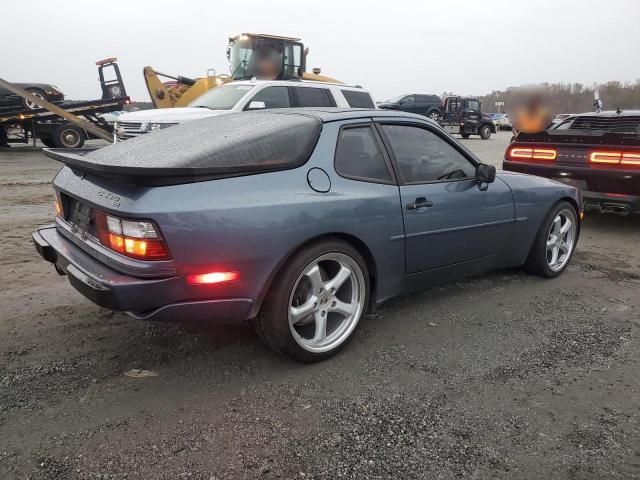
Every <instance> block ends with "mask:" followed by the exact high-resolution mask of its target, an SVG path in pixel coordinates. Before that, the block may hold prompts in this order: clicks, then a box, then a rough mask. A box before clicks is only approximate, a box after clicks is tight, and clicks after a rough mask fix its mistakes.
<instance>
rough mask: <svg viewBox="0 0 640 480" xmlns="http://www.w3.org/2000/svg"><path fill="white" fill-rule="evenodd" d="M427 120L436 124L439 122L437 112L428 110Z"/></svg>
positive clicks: (438, 113)
mask: <svg viewBox="0 0 640 480" xmlns="http://www.w3.org/2000/svg"><path fill="white" fill-rule="evenodd" d="M426 116H427V118H430V119H431V120H433V121H434V122H436V123H439V122H440V112H438V111H437V110H430V111H428V112H427V115H426Z"/></svg>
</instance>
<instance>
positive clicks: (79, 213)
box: [69, 202, 91, 237]
mask: <svg viewBox="0 0 640 480" xmlns="http://www.w3.org/2000/svg"><path fill="white" fill-rule="evenodd" d="M90 220H91V209H90V208H89V206H88V205H85V204H84V203H81V202H75V205H74V206H73V210H72V211H71V217H70V218H69V223H70V224H71V230H72V231H73V233H76V234H79V235H81V236H83V237H84V236H85V235H86V234H87V228H88V227H89V221H90Z"/></svg>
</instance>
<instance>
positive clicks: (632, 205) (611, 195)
mask: <svg viewBox="0 0 640 480" xmlns="http://www.w3.org/2000/svg"><path fill="white" fill-rule="evenodd" d="M502 168H503V169H504V170H507V171H511V172H519V173H528V174H530V175H537V176H539V177H545V178H550V179H553V180H556V181H558V182H561V183H565V184H567V185H571V186H573V187H576V188H578V189H579V190H580V191H581V192H582V198H583V200H584V208H585V211H588V210H599V211H601V212H612V213H622V214H624V213H635V214H640V171H630V170H607V169H600V168H598V169H595V168H594V169H592V168H584V167H568V166H562V165H546V164H532V163H524V162H512V161H509V160H504V162H503V164H502Z"/></svg>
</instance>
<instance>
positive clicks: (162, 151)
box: [46, 112, 322, 185]
mask: <svg viewBox="0 0 640 480" xmlns="http://www.w3.org/2000/svg"><path fill="white" fill-rule="evenodd" d="M321 127H322V122H321V121H320V120H319V119H318V118H317V117H314V116H312V115H306V114H299V113H295V114H294V113H290V114H286V113H271V112H245V113H237V114H229V115H222V116H217V117H211V118H205V119H203V120H197V121H194V122H188V123H184V124H181V125H177V126H175V127H171V128H167V129H164V130H160V131H157V132H153V133H150V134H147V135H144V136H141V137H137V138H134V139H131V140H127V141H124V142H120V143H116V144H114V145H110V146H108V147H104V148H101V149H99V150H93V151H85V152H77V151H68V150H56V149H51V150H48V151H46V153H47V154H48V155H49V156H51V157H52V158H55V159H56V160H60V161H62V162H64V163H65V164H66V165H67V166H69V167H71V168H72V169H73V170H80V171H86V172H89V173H93V174H96V175H101V176H108V177H111V178H113V179H115V180H119V181H124V182H129V183H135V184H143V185H170V184H177V183H188V182H193V181H202V180H207V179H214V178H224V177H228V176H238V175H247V174H252V173H261V172H267V171H275V170H284V169H288V168H295V167H298V166H300V165H302V164H304V163H305V162H306V161H307V160H308V159H309V157H310V156H311V153H312V152H313V150H314V148H315V145H316V143H317V141H318V137H319V135H320V131H321ZM82 153H84V155H83V154H82Z"/></svg>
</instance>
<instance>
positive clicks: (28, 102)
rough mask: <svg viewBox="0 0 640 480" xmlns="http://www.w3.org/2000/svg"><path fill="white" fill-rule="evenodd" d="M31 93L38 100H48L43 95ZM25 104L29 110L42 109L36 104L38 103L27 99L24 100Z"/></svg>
mask: <svg viewBox="0 0 640 480" xmlns="http://www.w3.org/2000/svg"><path fill="white" fill-rule="evenodd" d="M29 93H30V94H31V95H34V96H36V97H38V98H41V99H42V100H46V98H44V95H42V94H41V93H40V92H32V91H29ZM24 104H25V105H26V106H27V108H28V109H29V110H36V109H38V108H40V105H38V104H36V103H34V102H32V101H31V100H29V99H26V98H25V100H24Z"/></svg>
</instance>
